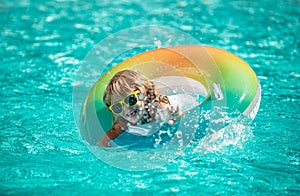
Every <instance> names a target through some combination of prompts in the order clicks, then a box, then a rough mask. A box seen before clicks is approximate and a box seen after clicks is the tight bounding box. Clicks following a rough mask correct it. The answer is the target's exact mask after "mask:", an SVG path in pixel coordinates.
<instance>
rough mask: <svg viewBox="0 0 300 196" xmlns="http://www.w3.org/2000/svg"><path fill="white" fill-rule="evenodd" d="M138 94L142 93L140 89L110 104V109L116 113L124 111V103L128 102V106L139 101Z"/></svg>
mask: <svg viewBox="0 0 300 196" xmlns="http://www.w3.org/2000/svg"><path fill="white" fill-rule="evenodd" d="M138 94H140V92H139V91H135V92H133V93H131V94H130V95H128V96H127V97H125V98H124V99H122V100H121V101H119V102H117V103H115V104H113V105H111V106H109V110H110V111H112V112H113V113H115V114H120V113H121V112H122V111H123V105H124V104H126V105H128V106H134V105H136V104H137V102H138Z"/></svg>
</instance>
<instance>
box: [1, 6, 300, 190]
mask: <svg viewBox="0 0 300 196" xmlns="http://www.w3.org/2000/svg"><path fill="white" fill-rule="evenodd" d="M130 2H131V3H128V2H127V1H104V2H102V1H97V0H87V1H79V0H72V1H71V0H70V1H67V0H65V1H64V0H57V1H42V0H35V1H33V0H32V1H30V0H23V1H18V0H2V1H1V2H0V24H1V25H0V35H1V36H0V57H1V58H0V59H1V61H0V62H1V64H0V77H1V83H0V85H1V86H0V87H1V91H0V93H1V101H0V104H1V105H0V106H1V107H0V108H1V109H0V110H1V132H0V147H1V161H0V163H1V169H0V170H1V172H0V174H1V176H0V193H1V194H13V195H41V194H50V195H65V194H67V195H71V194H72V195H81V194H86V195H96V194H97V195H98V194H121V193H127V194H141V193H143V194H154V193H173V194H179V195H181V194H182V195H190V194H192V195H211V194H214V195H229V194H234V195H252V194H254V195H298V194H299V193H300V166H299V164H300V160H299V159H300V158H299V157H300V146H299V143H300V132H299V131H300V130H299V127H300V114H299V113H300V108H299V106H300V90H299V89H300V66H299V63H300V60H299V56H300V55H299V48H300V41H299V34H300V25H299V23H300V21H299V15H300V3H299V1H297V0H277V1H273V0H265V1H255V2H251V1H226V0H212V1H202V2H198V1H191V2H190V1H163V2H162V1H151V3H150V1H149V2H148V1H141V0H135V1H130ZM141 24H142V25H160V26H162V25H164V26H169V27H172V28H176V29H179V30H181V31H183V32H185V33H187V34H189V35H192V36H193V37H194V38H195V39H197V40H199V42H201V43H202V44H203V45H211V46H215V47H220V48H223V49H226V50H229V51H231V52H233V53H235V54H237V55H238V56H240V57H242V58H243V59H244V60H245V61H247V62H248V63H249V64H250V65H251V67H252V68H253V69H254V71H255V72H256V73H257V76H258V78H259V80H260V83H261V86H262V101H261V107H260V110H259V112H258V115H257V117H256V119H255V120H254V121H253V123H252V124H251V125H249V127H246V128H245V127H244V128H242V130H245V131H247V133H242V135H243V136H245V137H246V139H245V140H242V143H241V142H238V145H237V144H235V143H232V144H229V145H223V146H222V147H221V148H219V149H216V150H212V151H209V150H208V151H203V150H202V151H196V153H191V154H190V155H188V154H187V155H182V156H181V157H179V158H178V159H176V160H174V161H173V162H171V163H169V164H167V165H164V166H163V167H162V168H159V169H155V170H149V171H143V172H133V171H126V170H120V169H117V168H114V167H111V166H109V165H107V164H105V163H103V162H102V161H100V160H99V159H97V157H95V156H94V155H93V154H92V153H91V152H90V151H89V149H88V148H87V146H86V145H85V144H84V143H83V141H82V140H81V138H80V135H79V132H78V128H77V125H76V123H75V120H74V117H73V111H72V110H73V108H72V90H73V81H74V80H75V78H76V76H77V75H76V74H77V70H78V68H79V66H80V63H81V62H82V60H83V59H84V57H85V56H86V54H87V53H88V52H89V51H90V50H91V49H92V48H93V47H94V46H95V44H97V43H98V42H99V41H101V40H102V39H104V38H105V37H107V36H108V35H111V34H113V33H116V32H118V31H120V30H123V29H125V28H130V27H135V26H138V25H141ZM122 41H123V42H124V41H126V40H122ZM114 44H115V46H116V47H117V44H118V43H114Z"/></svg>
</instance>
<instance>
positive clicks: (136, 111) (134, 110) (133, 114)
mask: <svg viewBox="0 0 300 196" xmlns="http://www.w3.org/2000/svg"><path fill="white" fill-rule="evenodd" d="M137 113H138V109H133V110H131V111H130V113H129V114H128V115H129V117H131V118H133V117H135V116H136V114H137Z"/></svg>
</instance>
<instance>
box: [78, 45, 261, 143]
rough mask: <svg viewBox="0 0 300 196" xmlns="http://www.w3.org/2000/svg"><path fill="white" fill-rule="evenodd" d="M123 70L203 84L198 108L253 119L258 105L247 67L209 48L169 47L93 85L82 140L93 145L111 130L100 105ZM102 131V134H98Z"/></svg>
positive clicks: (108, 115) (140, 57) (251, 73)
mask: <svg viewBox="0 0 300 196" xmlns="http://www.w3.org/2000/svg"><path fill="white" fill-rule="evenodd" d="M124 69H131V70H138V71H140V72H141V73H143V74H144V75H145V76H146V77H148V78H149V79H150V80H154V79H156V78H161V77H174V76H180V77H185V78H188V79H191V80H193V81H197V82H199V83H201V84H202V85H203V87H204V88H205V92H204V93H203V95H204V97H205V98H204V99H203V101H202V102H201V104H200V107H201V108H204V109H207V110H209V109H211V108H212V107H214V106H218V105H223V106H224V105H225V106H226V107H228V108H232V109H236V110H238V111H239V112H241V113H242V114H243V115H244V116H247V117H250V118H251V119H253V118H254V117H255V116H256V113H257V111H258V107H259V104H260V95H261V94H260V93H261V89H260V85H259V81H258V79H257V77H256V75H255V73H254V71H253V70H252V69H251V67H250V66H249V65H248V64H247V63H246V62H245V61H243V60H242V59H241V58H239V57H238V56H236V55H234V54H232V53H230V52H228V51H225V50H222V49H218V48H214V47H209V46H197V45H189V46H173V47H167V48H159V49H156V50H151V51H147V52H144V53H141V54H138V55H136V56H134V57H131V58H129V59H127V60H125V61H123V62H121V63H119V64H117V65H116V66H114V67H112V68H111V69H110V70H108V71H107V72H106V73H104V74H103V75H102V76H101V78H100V79H99V80H98V81H97V82H96V83H95V84H94V86H93V87H92V89H91V90H90V92H89V93H88V95H87V97H86V99H85V101H84V104H83V107H82V111H81V125H80V126H81V127H80V132H81V136H82V138H83V139H84V140H85V141H87V142H88V143H89V144H92V145H95V144H96V143H97V141H99V139H100V138H101V137H102V136H103V134H104V133H105V132H106V131H108V130H109V129H110V128H111V127H112V114H111V112H110V111H109V110H108V109H107V108H106V106H105V105H104V103H103V94H104V91H105V88H106V85H107V84H108V82H109V81H110V79H111V78H112V77H113V76H114V75H115V74H116V73H117V72H119V71H121V70H124ZM101 130H103V131H101Z"/></svg>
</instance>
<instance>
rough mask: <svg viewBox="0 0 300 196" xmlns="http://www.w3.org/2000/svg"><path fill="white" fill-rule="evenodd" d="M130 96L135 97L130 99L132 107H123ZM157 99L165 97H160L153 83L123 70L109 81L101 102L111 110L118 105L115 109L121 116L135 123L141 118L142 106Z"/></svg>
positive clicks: (135, 73) (135, 72) (138, 74)
mask: <svg viewBox="0 0 300 196" xmlns="http://www.w3.org/2000/svg"><path fill="white" fill-rule="evenodd" d="M132 94H133V95H135V97H134V96H133V97H132V100H133V103H134V105H133V106H132V107H131V106H130V104H129V105H126V104H125V105H126V106H125V105H124V101H125V102H126V101H128V100H126V99H130V98H128V96H131V95H132ZM136 95H138V96H136ZM159 97H164V98H166V96H161V94H160V93H159V92H158V91H157V89H156V88H155V85H154V83H153V82H151V81H149V79H148V78H147V77H145V76H144V75H143V74H141V73H139V72H137V71H132V70H123V71H120V72H118V73H117V74H116V75H114V76H113V78H112V79H111V80H110V82H109V83H108V85H107V87H106V90H105V92H104V96H103V100H104V103H105V105H106V106H107V107H108V108H110V109H111V110H112V107H114V106H115V105H116V106H118V105H119V108H118V107H117V109H119V111H122V112H123V113H122V115H123V116H125V118H126V119H127V120H129V121H131V122H133V121H134V122H136V121H138V120H139V119H140V118H141V115H142V114H141V113H142V110H143V108H144V106H145V105H149V104H151V103H152V102H153V100H156V99H157V98H159ZM124 98H125V99H124ZM167 101H168V100H167ZM118 103H121V104H118ZM117 104H118V105H117ZM122 104H123V105H122ZM146 108H150V107H146ZM148 112H149V111H148ZM114 113H116V112H114Z"/></svg>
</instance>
